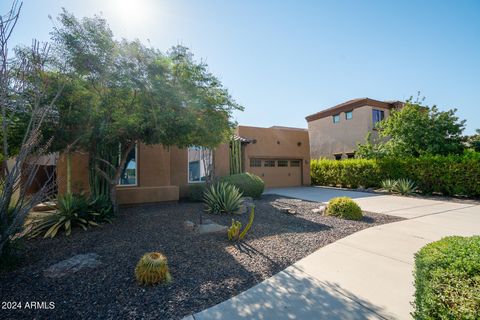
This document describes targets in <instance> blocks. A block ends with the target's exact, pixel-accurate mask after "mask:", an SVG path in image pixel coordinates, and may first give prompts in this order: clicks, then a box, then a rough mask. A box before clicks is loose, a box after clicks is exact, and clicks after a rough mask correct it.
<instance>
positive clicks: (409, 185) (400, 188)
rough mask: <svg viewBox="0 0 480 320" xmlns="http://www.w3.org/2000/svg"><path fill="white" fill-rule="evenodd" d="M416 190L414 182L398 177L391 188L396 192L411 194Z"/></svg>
mask: <svg viewBox="0 0 480 320" xmlns="http://www.w3.org/2000/svg"><path fill="white" fill-rule="evenodd" d="M416 190H417V187H416V186H415V182H413V181H412V180H409V179H398V180H397V183H396V185H395V188H394V189H393V191H394V192H398V193H400V194H402V195H408V194H412V193H414V192H415V191H416Z"/></svg>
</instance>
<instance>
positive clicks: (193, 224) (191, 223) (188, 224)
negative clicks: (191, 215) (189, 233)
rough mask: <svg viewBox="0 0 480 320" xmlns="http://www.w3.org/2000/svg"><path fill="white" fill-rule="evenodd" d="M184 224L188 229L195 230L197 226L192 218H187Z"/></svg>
mask: <svg viewBox="0 0 480 320" xmlns="http://www.w3.org/2000/svg"><path fill="white" fill-rule="evenodd" d="M183 226H184V227H185V228H186V229H188V230H193V228H195V223H193V222H192V221H190V220H185V221H184V222H183Z"/></svg>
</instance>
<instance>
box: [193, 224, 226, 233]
mask: <svg viewBox="0 0 480 320" xmlns="http://www.w3.org/2000/svg"><path fill="white" fill-rule="evenodd" d="M227 229H228V228H227V227H226V226H222V225H220V224H216V223H208V224H205V223H204V224H200V225H198V229H197V230H198V233H200V234H208V233H217V232H227Z"/></svg>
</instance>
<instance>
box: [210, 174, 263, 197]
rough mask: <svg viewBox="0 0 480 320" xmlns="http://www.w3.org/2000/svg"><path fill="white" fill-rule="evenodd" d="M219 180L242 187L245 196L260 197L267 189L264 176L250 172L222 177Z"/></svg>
mask: <svg viewBox="0 0 480 320" xmlns="http://www.w3.org/2000/svg"><path fill="white" fill-rule="evenodd" d="M219 181H220V182H227V183H230V184H233V185H234V186H236V187H237V188H238V189H240V191H241V192H242V193H243V196H244V197H252V198H260V196H261V195H262V193H263V190H264V189H265V183H264V182H263V180H262V178H260V177H259V176H256V175H254V174H251V173H248V172H247V173H238V174H232V175H230V176H225V177H221V178H220V179H219Z"/></svg>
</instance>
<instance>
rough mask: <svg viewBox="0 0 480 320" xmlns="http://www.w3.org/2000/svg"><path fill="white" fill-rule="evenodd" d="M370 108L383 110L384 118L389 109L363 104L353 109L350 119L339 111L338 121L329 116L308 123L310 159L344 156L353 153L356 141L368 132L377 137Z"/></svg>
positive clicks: (359, 141)
mask: <svg viewBox="0 0 480 320" xmlns="http://www.w3.org/2000/svg"><path fill="white" fill-rule="evenodd" d="M372 109H381V110H383V111H384V112H385V118H386V117H388V115H389V109H383V108H372V107H371V106H363V107H360V108H356V109H354V110H353V116H352V119H351V120H346V119H345V113H344V112H342V113H340V122H338V123H333V119H332V117H331V116H329V117H325V118H321V119H318V120H314V121H311V122H309V123H308V133H309V138H310V154H311V157H312V159H318V158H321V157H323V158H329V159H334V158H335V157H334V155H335V154H342V155H343V158H346V154H347V153H353V152H354V151H355V150H356V148H357V144H358V143H363V142H364V141H365V137H366V136H367V134H368V132H372V137H373V138H376V137H377V132H376V131H375V130H372V129H373V116H372Z"/></svg>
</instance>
